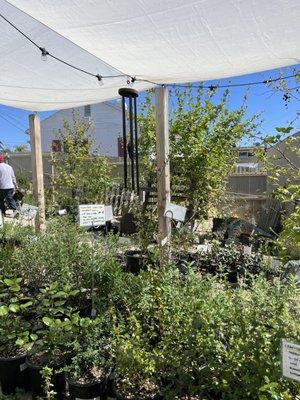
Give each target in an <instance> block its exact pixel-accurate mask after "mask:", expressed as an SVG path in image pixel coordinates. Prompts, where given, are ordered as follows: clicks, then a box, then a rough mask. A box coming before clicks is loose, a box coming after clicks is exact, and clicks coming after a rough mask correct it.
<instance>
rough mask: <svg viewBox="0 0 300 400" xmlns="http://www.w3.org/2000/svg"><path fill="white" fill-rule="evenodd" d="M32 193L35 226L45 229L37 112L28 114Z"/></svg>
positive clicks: (39, 125)
mask: <svg viewBox="0 0 300 400" xmlns="http://www.w3.org/2000/svg"><path fill="white" fill-rule="evenodd" d="M29 128H30V145H31V162H32V183H33V194H34V198H35V201H36V205H37V207H38V216H37V221H36V227H37V229H38V230H39V231H45V229H46V216H45V196H44V175H43V158H42V145H41V124H40V118H39V116H38V115H37V114H31V115H29Z"/></svg>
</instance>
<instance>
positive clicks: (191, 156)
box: [139, 87, 257, 222]
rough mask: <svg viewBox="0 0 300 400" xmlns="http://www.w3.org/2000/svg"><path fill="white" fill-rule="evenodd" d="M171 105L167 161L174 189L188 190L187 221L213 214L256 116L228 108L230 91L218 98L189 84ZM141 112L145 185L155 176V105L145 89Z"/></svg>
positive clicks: (141, 147)
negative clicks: (234, 161)
mask: <svg viewBox="0 0 300 400" xmlns="http://www.w3.org/2000/svg"><path fill="white" fill-rule="evenodd" d="M171 94H172V95H173V98H175V100H174V101H175V106H174V107H173V109H172V112H171V115H170V118H169V119H170V121H169V123H170V165H171V179H172V181H171V184H172V188H173V189H172V191H173V193H176V191H177V192H179V191H180V192H183V193H184V194H186V195H187V201H186V204H187V205H188V206H189V212H190V215H191V221H192V222H193V221H194V219H195V216H196V215H198V217H199V218H200V219H201V218H203V217H206V216H207V215H208V213H210V214H211V213H213V211H214V208H215V207H216V205H217V203H218V200H219V198H220V196H221V195H222V194H223V193H224V191H225V188H226V184H227V177H228V174H229V172H230V171H231V168H232V160H233V158H234V157H236V153H235V147H236V146H237V144H238V143H239V141H240V140H241V138H242V137H247V136H249V135H250V133H252V132H253V131H254V130H255V129H256V126H257V118H256V116H254V117H250V118H245V115H246V98H244V101H243V104H242V105H241V106H240V107H239V108H237V109H235V110H230V109H229V107H228V101H229V96H230V94H229V91H225V92H224V93H223V94H222V95H221V99H220V100H216V94H217V93H216V90H211V91H209V92H208V93H206V92H205V91H204V90H203V89H202V88H201V87H200V88H199V90H198V93H197V95H196V96H195V95H194V92H193V91H192V90H191V89H185V90H180V89H174V92H172V93H171ZM141 111H142V112H141V114H140V116H139V125H140V139H139V144H140V149H141V165H142V168H141V171H143V179H144V181H145V184H146V185H148V186H151V185H153V184H155V181H156V170H155V161H154V160H155V109H154V106H153V103H152V98H151V93H149V95H148V97H147V98H146V100H145V102H144V104H143V105H142V106H141Z"/></svg>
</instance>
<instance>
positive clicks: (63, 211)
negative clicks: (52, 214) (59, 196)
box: [58, 208, 67, 215]
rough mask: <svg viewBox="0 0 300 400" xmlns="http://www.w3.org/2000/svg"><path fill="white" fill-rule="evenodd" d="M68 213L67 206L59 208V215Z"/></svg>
mask: <svg viewBox="0 0 300 400" xmlns="http://www.w3.org/2000/svg"><path fill="white" fill-rule="evenodd" d="M66 214H67V210H66V209H65V208H63V209H62V210H58V215H66Z"/></svg>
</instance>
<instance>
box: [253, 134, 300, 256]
mask: <svg viewBox="0 0 300 400" xmlns="http://www.w3.org/2000/svg"><path fill="white" fill-rule="evenodd" d="M275 129H276V133H275V134H274V135H268V136H266V137H264V138H263V145H264V150H263V151H262V150H260V151H258V155H259V157H260V160H261V161H262V162H263V163H264V166H265V168H266V170H267V172H268V180H269V181H270V183H271V185H272V189H273V195H274V197H275V198H276V199H277V200H279V201H280V202H281V203H282V204H283V205H285V207H284V208H285V211H284V212H283V214H282V217H283V229H282V231H281V233H280V234H279V236H278V239H277V244H278V248H279V251H280V255H281V256H282V257H283V259H298V258H300V245H299V243H300V185H299V182H300V161H299V157H300V146H299V144H300V134H299V133H298V134H297V133H296V134H291V133H292V131H293V127H292V126H288V127H277V128H275ZM287 135H289V136H288V137H287Z"/></svg>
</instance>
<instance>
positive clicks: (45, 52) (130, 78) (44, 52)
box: [0, 13, 299, 90]
mask: <svg viewBox="0 0 300 400" xmlns="http://www.w3.org/2000/svg"><path fill="white" fill-rule="evenodd" d="M0 17H1V18H2V19H3V20H4V21H6V22H7V23H8V24H9V25H10V26H11V27H12V28H14V29H15V30H16V31H17V32H19V33H20V34H21V35H22V36H23V37H24V38H25V39H26V40H28V41H29V42H30V43H31V44H33V45H34V46H35V47H36V48H37V49H39V50H40V51H41V54H42V56H43V57H47V56H49V57H51V58H53V59H54V60H56V61H58V62H60V63H62V64H64V65H66V66H68V67H70V68H73V69H75V70H77V71H79V72H82V73H84V74H86V75H89V76H92V77H94V78H97V80H98V81H99V82H101V81H102V80H103V79H108V78H120V77H127V84H133V83H134V82H135V81H138V82H147V83H150V84H152V85H155V86H163V87H165V86H176V87H182V88H203V89H210V90H214V89H217V88H221V89H222V88H231V87H243V86H253V85H261V84H269V83H272V82H277V81H280V80H284V79H289V78H295V77H297V76H299V74H292V75H288V76H286V77H278V78H272V79H266V80H262V81H253V82H244V83H230V84H227V85H209V86H205V85H201V84H197V85H193V84H176V83H175V84H168V85H166V84H163V83H158V82H154V81H151V80H148V79H142V78H137V77H135V76H132V75H130V74H123V73H121V74H116V75H100V74H95V73H93V72H90V71H87V70H85V69H83V68H80V67H77V66H76V65H74V64H71V63H70V62H68V61H65V60H63V59H62V58H60V57H57V56H55V55H54V54H52V53H50V52H49V51H48V50H47V49H46V48H45V47H42V46H39V45H38V44H37V43H36V42H35V41H34V40H33V39H31V38H30V37H29V36H28V35H27V34H26V33H24V32H23V31H22V30H21V29H19V28H18V27H17V26H16V25H15V24H13V23H12V22H11V21H10V20H8V19H7V18H6V17H5V16H4V15H3V14H1V13H0Z"/></svg>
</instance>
